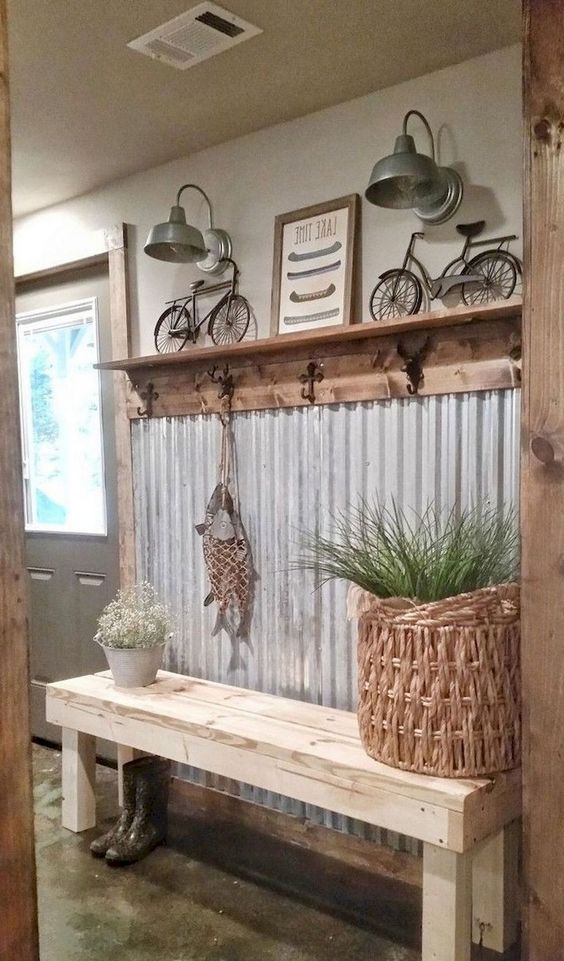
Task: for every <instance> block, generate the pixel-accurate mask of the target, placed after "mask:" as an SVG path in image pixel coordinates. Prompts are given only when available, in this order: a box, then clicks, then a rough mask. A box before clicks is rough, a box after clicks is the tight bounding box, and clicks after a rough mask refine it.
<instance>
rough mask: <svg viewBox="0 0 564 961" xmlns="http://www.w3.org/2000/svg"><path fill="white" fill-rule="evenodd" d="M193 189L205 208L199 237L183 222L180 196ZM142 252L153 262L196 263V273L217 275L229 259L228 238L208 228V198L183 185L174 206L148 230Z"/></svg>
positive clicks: (195, 229) (204, 194) (195, 188)
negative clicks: (204, 227)
mask: <svg viewBox="0 0 564 961" xmlns="http://www.w3.org/2000/svg"><path fill="white" fill-rule="evenodd" d="M189 187H190V188H192V189H193V190H197V191H198V193H200V194H201V195H202V197H203V198H204V200H205V201H206V204H207V207H208V218H209V227H208V229H207V230H205V231H204V233H203V234H202V232H201V231H199V230H198V228H197V227H193V226H192V225H191V224H188V223H186V213H185V211H184V207H181V206H180V195H181V194H182V192H183V191H184V190H187V189H188V188H189ZM144 249H145V253H146V254H147V255H148V256H149V257H154V258H156V260H165V261H168V262H169V263H175V264H185V263H196V264H197V265H198V267H199V268H200V270H203V271H205V272H206V273H210V274H220V273H221V272H222V271H223V270H225V268H226V266H227V263H228V258H229V257H231V238H230V237H229V234H227V232H226V231H225V230H220V229H218V228H214V227H213V226H212V207H211V203H210V200H209V197H208V195H207V194H206V193H205V192H204V191H203V190H202V188H201V187H198V186H197V185H196V184H184V186H182V187H181V188H180V190H179V191H178V194H177V195H176V203H175V205H174V206H173V207H171V210H170V216H169V218H168V220H167V221H166V222H165V223H162V224H156V225H155V226H154V227H151V230H150V231H149V236H148V237H147V241H146V243H145V248H144Z"/></svg>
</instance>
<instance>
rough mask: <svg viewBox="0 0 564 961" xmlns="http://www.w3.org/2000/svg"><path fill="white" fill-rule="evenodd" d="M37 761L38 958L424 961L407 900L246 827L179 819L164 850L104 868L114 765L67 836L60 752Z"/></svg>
mask: <svg viewBox="0 0 564 961" xmlns="http://www.w3.org/2000/svg"><path fill="white" fill-rule="evenodd" d="M33 761H34V780H35V810H36V839H37V873H38V890H39V921H40V940H41V961H102V959H103V961H113V957H114V956H115V958H116V961H117V959H118V958H119V961H357V959H358V961H361V959H362V961H418V959H419V958H420V953H419V950H417V947H416V946H417V941H418V937H419V935H418V928H419V909H418V907H415V906H414V902H413V899H411V900H410V899H409V898H408V899H407V900H402V898H401V897H400V895H399V894H398V893H397V892H392V895H391V896H390V895H389V893H388V894H386V892H384V894H383V896H382V897H380V896H378V892H377V891H374V890H373V879H372V882H371V883H372V888H370V890H369V888H368V884H367V882H366V879H363V878H359V879H358V881H353V883H351V880H350V872H349V875H347V878H346V879H343V878H342V877H341V878H340V876H339V875H340V871H339V866H338V865H337V864H336V863H335V862H334V861H333V862H330V859H326V858H320V857H319V856H317V857H316V856H312V855H310V854H308V853H307V852H302V851H299V850H296V848H295V847H290V846H289V845H281V844H280V843H279V842H277V843H276V844H274V843H270V842H268V841H267V840H266V839H262V838H260V836H254V837H253V836H249V833H248V832H247V834H244V833H241V834H240V835H238V836H236V835H234V834H233V833H231V834H230V836H229V837H228V836H227V835H223V834H222V835H221V836H218V832H217V830H213V829H210V830H209V831H208V832H206V830H205V826H202V824H201V823H200V824H198V823H191V819H182V818H178V817H177V816H175V817H174V818H172V819H171V821H172V823H171V830H170V832H169V833H170V838H169V844H168V845H167V846H166V847H161V848H158V849H157V850H156V851H154V852H153V854H151V855H150V856H149V857H148V858H147V859H146V860H145V861H142V862H141V863H139V864H136V865H133V866H132V867H129V868H121V869H116V868H110V867H109V866H108V865H106V863H105V862H104V861H99V860H96V859H94V858H92V857H91V855H90V853H89V851H88V845H89V842H90V841H91V839H92V838H93V837H95V836H96V835H97V834H98V833H102V830H106V825H109V824H111V822H112V820H113V818H114V817H115V814H116V811H117V799H116V795H117V788H116V774H115V772H114V771H112V770H110V769H108V768H104V767H99V768H98V788H97V792H98V800H99V806H98V814H99V816H98V825H99V827H98V830H94V831H87V832H85V833H83V834H80V835H75V834H72V833H71V832H70V831H66V830H64V829H63V828H61V826H60V802H61V788H60V765H61V757H60V753H59V752H58V751H54V750H51V749H49V748H45V747H39V746H37V745H34V752H33ZM386 898H388V900H386ZM357 922H358V923H357ZM386 927H388V936H386V934H385V932H386ZM375 929H376V930H375ZM390 931H391V932H394V934H393V937H394V940H392V937H391V936H390ZM400 941H402V942H403V944H400ZM115 949H118V951H116V950H115ZM113 952H115V955H114V954H113Z"/></svg>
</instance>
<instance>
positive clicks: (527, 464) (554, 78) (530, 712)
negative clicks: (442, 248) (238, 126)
mask: <svg viewBox="0 0 564 961" xmlns="http://www.w3.org/2000/svg"><path fill="white" fill-rule="evenodd" d="M523 10H524V52H523V55H524V62H523V72H524V109H525V185H524V215H525V231H524V234H525V297H524V305H523V338H524V339H523V408H522V411H523V418H522V420H523V426H522V462H521V534H522V559H523V560H522V605H523V611H522V635H523V642H522V668H523V752H524V753H523V782H524V822H523V855H524V902H525V903H524V947H523V954H522V957H523V958H524V959H527V961H562V959H564V831H563V823H564V751H563V749H562V745H563V743H564V71H563V64H564V8H563V5H562V0H525V2H524V7H523ZM499 119H500V130H501V127H502V124H503V118H502V117H500V118H499Z"/></svg>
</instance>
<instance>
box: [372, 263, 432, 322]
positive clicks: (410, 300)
mask: <svg viewBox="0 0 564 961" xmlns="http://www.w3.org/2000/svg"><path fill="white" fill-rule="evenodd" d="M422 299H423V288H422V287H421V284H420V282H419V280H418V278H417V277H416V276H415V274H412V273H411V271H410V270H391V271H390V272H389V273H388V274H386V276H385V277H382V279H381V280H380V282H379V283H377V284H376V286H375V288H374V290H373V291H372V294H371V295H370V305H369V306H370V313H371V315H372V319H373V320H391V319H392V318H393V317H404V316H406V315H407V314H416V313H417V311H418V310H419V308H420V307H421V301H422Z"/></svg>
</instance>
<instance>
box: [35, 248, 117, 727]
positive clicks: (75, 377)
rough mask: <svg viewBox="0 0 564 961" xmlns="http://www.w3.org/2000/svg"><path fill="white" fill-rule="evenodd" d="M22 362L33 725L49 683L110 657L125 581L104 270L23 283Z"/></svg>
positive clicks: (40, 717) (40, 721) (41, 719)
mask: <svg viewBox="0 0 564 961" xmlns="http://www.w3.org/2000/svg"><path fill="white" fill-rule="evenodd" d="M16 325H17V339H18V369H19V378H20V396H21V401H20V405H21V419H22V439H23V460H24V467H23V473H24V477H23V484H24V499H25V512H26V535H25V541H26V564H27V569H28V572H29V586H30V598H31V704H32V734H33V735H34V736H35V737H39V738H43V739H45V740H48V741H53V742H56V743H58V742H60V729H59V728H55V727H53V726H51V725H48V724H47V723H46V721H45V684H46V683H48V682H49V681H55V680H61V679H63V678H67V677H74V676H77V675H80V674H88V673H92V672H93V671H98V670H103V669H104V668H105V667H106V663H105V658H104V655H103V652H102V650H101V649H100V648H99V647H98V645H96V644H95V643H94V642H93V636H94V634H95V632H96V621H97V618H98V615H99V613H100V612H101V610H102V608H103V607H104V606H105V605H106V604H107V603H108V601H109V600H111V598H112V596H113V595H114V594H115V592H116V590H117V588H118V586H119V585H118V580H119V567H118V530H117V501H116V487H117V485H116V464H115V443H114V416H113V385H112V380H111V375H109V376H108V375H107V374H105V373H103V374H102V373H100V372H99V371H96V370H94V369H93V366H92V365H93V364H94V363H96V362H97V361H98V359H99V358H100V357H103V358H107V357H110V356H111V345H110V306H109V283H108V273H107V268H106V267H104V266H97V267H94V268H93V267H87V268H83V269H82V270H76V271H73V272H72V273H71V274H66V275H65V279H64V280H61V278H60V277H59V278H58V279H55V278H54V279H53V280H52V281H51V282H49V281H45V280H44V279H42V280H41V281H40V282H29V283H27V284H25V283H23V284H22V283H19V284H18V285H17V296H16Z"/></svg>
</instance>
